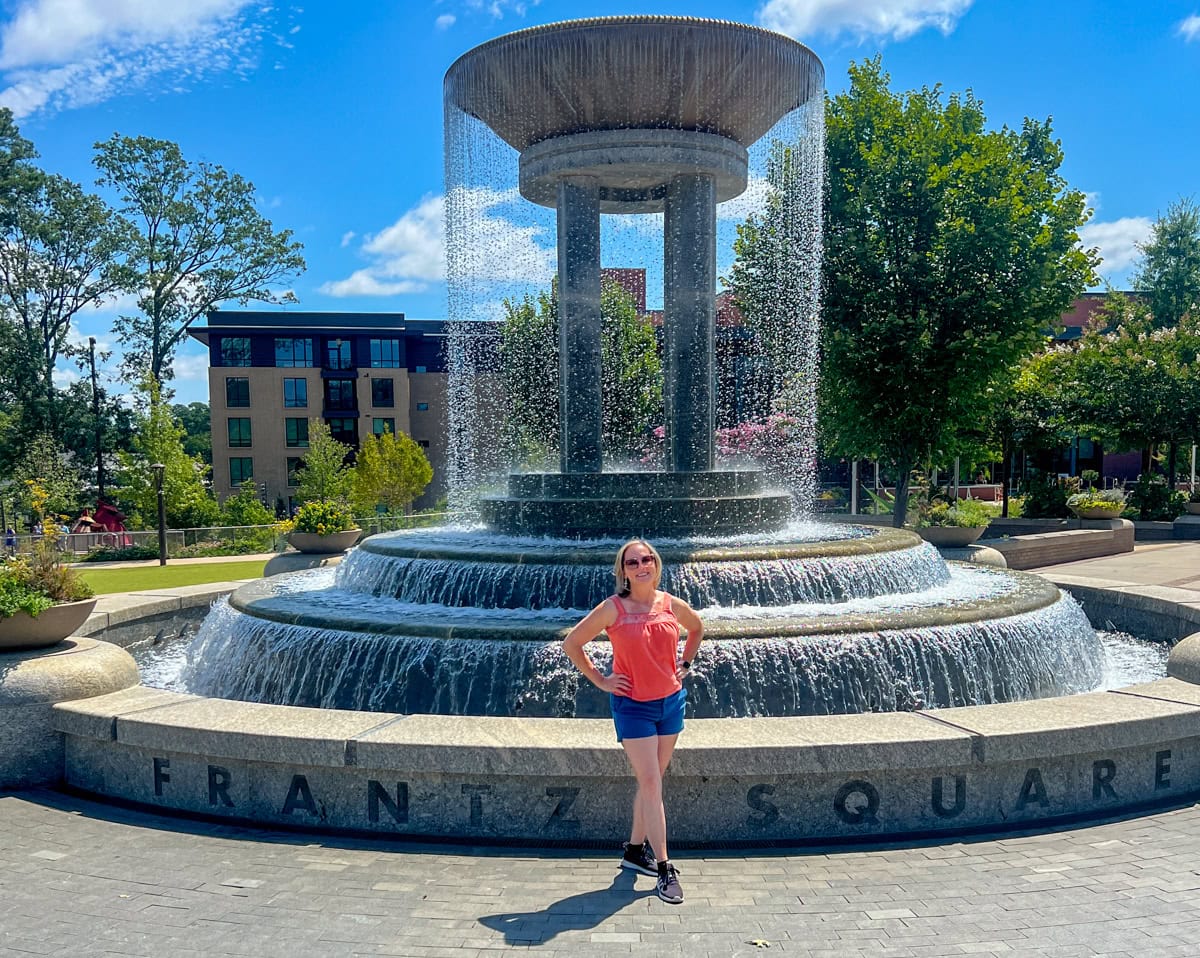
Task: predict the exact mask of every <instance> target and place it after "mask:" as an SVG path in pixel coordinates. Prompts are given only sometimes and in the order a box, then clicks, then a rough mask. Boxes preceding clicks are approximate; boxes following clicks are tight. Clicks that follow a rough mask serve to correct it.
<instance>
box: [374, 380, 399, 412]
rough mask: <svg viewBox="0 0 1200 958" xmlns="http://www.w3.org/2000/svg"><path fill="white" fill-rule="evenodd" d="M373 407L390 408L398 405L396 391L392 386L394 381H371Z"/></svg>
mask: <svg viewBox="0 0 1200 958" xmlns="http://www.w3.org/2000/svg"><path fill="white" fill-rule="evenodd" d="M371 405H372V406H389V407H390V406H394V405H396V389H395V387H394V386H393V385H392V380H390V379H372V380H371Z"/></svg>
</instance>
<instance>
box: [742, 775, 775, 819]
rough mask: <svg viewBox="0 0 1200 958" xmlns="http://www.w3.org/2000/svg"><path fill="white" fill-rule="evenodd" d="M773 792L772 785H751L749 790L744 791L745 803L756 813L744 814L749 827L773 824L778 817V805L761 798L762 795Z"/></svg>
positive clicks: (772, 793)
mask: <svg viewBox="0 0 1200 958" xmlns="http://www.w3.org/2000/svg"><path fill="white" fill-rule="evenodd" d="M774 794H775V786H774V785H752V786H751V787H750V791H748V792H747V793H746V804H747V805H749V806H750V807H751V808H752V809H754V811H755V812H757V813H758V814H757V815H747V816H746V824H748V825H749V826H750V827H751V828H765V827H766V826H767V825H774V824H775V822H776V821H777V820H778V819H779V806H778V805H776V804H775V803H774V802H768V801H767V800H766V799H765V798H763V796H764V795H774Z"/></svg>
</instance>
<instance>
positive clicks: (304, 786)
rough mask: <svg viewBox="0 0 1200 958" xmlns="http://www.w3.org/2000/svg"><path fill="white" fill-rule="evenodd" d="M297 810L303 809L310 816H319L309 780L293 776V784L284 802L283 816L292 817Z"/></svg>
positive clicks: (300, 776) (301, 776)
mask: <svg viewBox="0 0 1200 958" xmlns="http://www.w3.org/2000/svg"><path fill="white" fill-rule="evenodd" d="M297 808H303V809H304V810H305V811H306V812H308V814H310V815H317V814H319V812H318V811H317V803H316V802H314V801H313V796H312V789H311V788H309V787H308V779H307V778H306V777H305V776H303V775H293V776H292V784H291V786H290V787H289V788H288V793H287V798H286V799H284V802H283V814H284V815H291V814H292V812H294V811H295V810H296V809H297Z"/></svg>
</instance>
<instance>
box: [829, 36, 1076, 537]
mask: <svg viewBox="0 0 1200 958" xmlns="http://www.w3.org/2000/svg"><path fill="white" fill-rule="evenodd" d="M888 83H889V78H888V76H887V74H885V73H884V72H883V70H882V67H881V63H880V60H879V58H875V59H873V60H868V61H866V62H864V63H860V64H854V65H852V66H851V68H850V89H849V90H848V91H847V92H845V93H842V94H839V95H838V96H836V97H833V98H832V99H830V100H829V102H828V105H827V110H826V130H827V154H828V157H827V158H828V203H827V206H826V213H825V237H826V246H825V258H824V265H823V272H824V289H825V304H824V322H823V324H822V356H823V363H824V368H823V371H822V377H821V390H822V400H821V409H822V426H823V428H824V429H825V430H826V442H827V444H828V445H829V446H831V447H832V448H833V449H834V450H835V451H836V452H838V453H839V454H841V455H846V456H852V457H855V458H882V459H885V460H890V461H891V462H893V463H894V464H895V468H896V473H897V475H898V482H897V490H896V493H897V495H896V498H897V503H896V510H895V519H894V521H895V522H896V523H897V524H900V523H902V522H903V519H904V515H905V509H906V506H907V500H908V482H909V476H910V474H911V471H912V469H913V468H914V467H916V466H917V465H919V464H922V463H928V462H930V461H931V460H932V461H945V459H947V458H952V457H953V455H954V454H955V452H956V444H959V443H960V439H959V435H960V433H961V432H962V431H963V429H964V427H968V428H970V429H972V430H973V429H975V428H977V424H978V423H980V422H983V421H986V420H987V419H988V418H989V417H990V416H991V414H992V408H991V407H992V405H993V404H994V403H995V402H996V401H997V398H998V393H997V389H996V386H997V384H998V383H999V384H1003V382H1004V381H1005V379H1006V377H1008V376H1010V375H1011V373H1010V370H1011V369H1012V367H1013V366H1014V365H1015V364H1016V363H1017V362H1018V361H1019V360H1020V358H1021V357H1023V356H1026V355H1029V354H1031V353H1033V352H1034V351H1035V350H1036V349H1037V347H1038V345H1039V344H1040V343H1041V342H1042V341H1043V340H1044V336H1045V332H1046V331H1047V330H1049V329H1051V328H1053V327H1054V326H1055V324H1056V323H1057V322H1058V320H1059V317H1060V316H1061V315H1062V313H1063V311H1064V310H1065V309H1066V308H1067V306H1068V305H1069V304H1070V302H1071V300H1072V299H1073V298H1074V297H1075V296H1076V295H1078V293H1079V292H1080V291H1082V290H1083V289H1084V288H1086V286H1087V285H1088V284H1089V283H1090V282H1092V281H1093V278H1094V274H1093V265H1094V261H1095V257H1094V254H1093V253H1088V252H1085V251H1084V250H1082V249H1081V248H1080V246H1079V236H1078V232H1077V231H1078V228H1079V226H1081V225H1082V224H1083V223H1084V222H1085V221H1086V216H1087V214H1086V212H1085V207H1084V198H1083V195H1082V194H1081V193H1079V192H1077V191H1074V190H1070V189H1068V188H1067V184H1066V182H1065V180H1064V179H1063V177H1062V175H1061V174H1060V172H1059V167H1060V165H1061V163H1062V159H1063V154H1062V149H1061V147H1060V145H1059V143H1058V142H1057V141H1055V140H1054V139H1052V138H1051V131H1050V124H1049V121H1047V122H1046V123H1039V122H1036V121H1033V120H1028V119H1027V120H1026V121H1025V122H1024V124H1023V127H1022V129H1021V130H1020V132H1017V131H1013V130H1009V129H1007V128H1004V129H1001V130H998V131H989V130H987V129H985V121H986V118H985V116H984V113H983V108H982V105H981V104H980V103H979V101H977V100H976V99H975V98H974V96H972V95H971V94H970V93H966V94H964V95H959V94H955V95H951V96H950V97H949V98H948V99H947V100H944V99H943V97H942V94H941V91H940V89H939V88H937V87H934V88H933V89H930V88H923V89H921V90H919V91H915V92H910V93H908V94H905V95H903V96H901V95H897V94H895V93H893V92H891V91H890V90H889V89H888Z"/></svg>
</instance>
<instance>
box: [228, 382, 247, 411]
mask: <svg viewBox="0 0 1200 958" xmlns="http://www.w3.org/2000/svg"><path fill="white" fill-rule="evenodd" d="M225 405H226V406H228V407H230V408H231V409H233V408H235V407H238V406H249V405H250V380H249V379H247V378H246V377H245V376H226V377H225Z"/></svg>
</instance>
